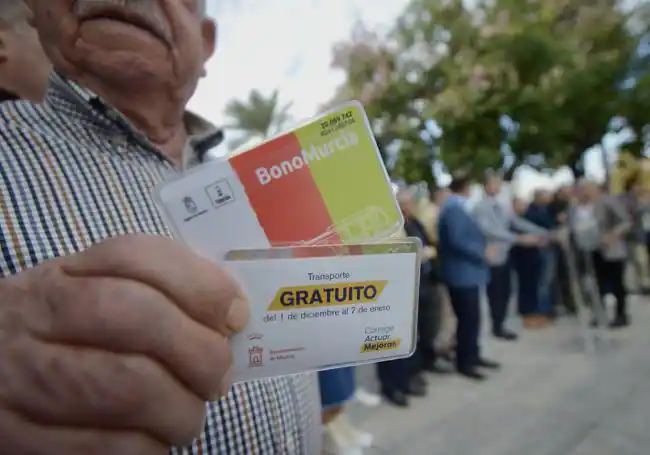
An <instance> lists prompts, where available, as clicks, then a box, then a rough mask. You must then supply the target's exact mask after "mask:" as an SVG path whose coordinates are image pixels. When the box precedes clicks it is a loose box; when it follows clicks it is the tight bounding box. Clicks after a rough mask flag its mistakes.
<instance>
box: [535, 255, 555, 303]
mask: <svg viewBox="0 0 650 455" xmlns="http://www.w3.org/2000/svg"><path fill="white" fill-rule="evenodd" d="M538 254H539V256H540V279H539V283H538V286H537V313H538V314H542V315H550V314H551V313H552V312H553V297H554V296H553V288H554V285H555V273H556V268H555V267H556V265H557V263H556V260H555V251H554V250H553V249H551V248H542V249H540V250H539V251H538Z"/></svg>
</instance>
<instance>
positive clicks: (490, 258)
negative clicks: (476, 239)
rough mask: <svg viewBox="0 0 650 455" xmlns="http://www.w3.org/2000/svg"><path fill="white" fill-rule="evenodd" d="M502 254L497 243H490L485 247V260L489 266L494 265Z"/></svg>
mask: <svg viewBox="0 0 650 455" xmlns="http://www.w3.org/2000/svg"><path fill="white" fill-rule="evenodd" d="M500 254H501V247H500V245H499V244H497V243H488V244H487V246H486V247H485V260H486V261H487V262H488V264H494V263H495V262H496V261H497V260H498V259H499V256H500Z"/></svg>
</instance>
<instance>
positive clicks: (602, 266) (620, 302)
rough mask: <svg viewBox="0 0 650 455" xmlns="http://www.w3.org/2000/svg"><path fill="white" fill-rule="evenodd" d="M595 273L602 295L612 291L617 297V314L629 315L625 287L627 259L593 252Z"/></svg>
mask: <svg viewBox="0 0 650 455" xmlns="http://www.w3.org/2000/svg"><path fill="white" fill-rule="evenodd" d="M593 261H594V273H595V274H596V280H597V282H598V288H599V290H600V295H601V296H605V295H607V294H609V293H611V294H612V295H613V296H614V298H615V299H616V316H617V317H625V316H627V290H626V289H625V282H624V274H625V261H624V260H622V259H621V260H611V259H605V258H604V257H603V255H602V254H601V253H600V252H598V251H597V252H595V253H594V254H593Z"/></svg>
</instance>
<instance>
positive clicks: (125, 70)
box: [29, 0, 216, 98]
mask: <svg viewBox="0 0 650 455" xmlns="http://www.w3.org/2000/svg"><path fill="white" fill-rule="evenodd" d="M29 2H30V3H31V5H32V9H33V10H34V15H35V24H36V27H37V28H38V31H39V34H40V36H41V41H42V42H43V45H44V47H45V51H46V52H47V54H48V56H49V57H50V59H51V60H52V62H53V64H54V67H55V68H56V69H57V70H59V71H62V72H63V73H64V74H65V75H67V76H69V77H73V78H75V76H76V77H77V78H79V77H81V78H88V77H91V78H93V79H95V80H97V81H99V82H100V83H101V84H106V85H108V86H113V87H114V86H117V87H119V86H128V87H129V88H131V87H134V86H136V87H139V88H141V89H143V90H148V89H151V88H163V89H165V90H169V89H170V88H172V89H174V90H176V91H178V90H181V91H182V92H183V93H182V94H179V95H180V96H183V97H185V98H189V96H191V94H192V93H193V91H194V89H195V87H196V83H197V81H198V79H199V77H200V76H201V75H202V73H203V67H204V63H205V61H206V60H207V59H208V58H209V57H210V56H211V55H212V52H213V51H214V43H215V35H216V31H215V24H214V22H213V21H211V20H209V19H205V18H203V17H202V14H201V13H200V12H199V11H198V2H197V0H29Z"/></svg>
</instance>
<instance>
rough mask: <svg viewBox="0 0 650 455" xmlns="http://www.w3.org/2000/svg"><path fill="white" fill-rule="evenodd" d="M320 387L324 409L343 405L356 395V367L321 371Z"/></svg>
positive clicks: (319, 376)
mask: <svg viewBox="0 0 650 455" xmlns="http://www.w3.org/2000/svg"><path fill="white" fill-rule="evenodd" d="M318 385H319V388H320V399H321V406H322V407H323V409H327V408H329V407H331V406H340V405H343V404H345V403H346V402H347V401H349V400H350V399H351V398H352V396H353V395H354V390H355V388H356V381H355V375H354V367H346V368H335V369H332V370H324V371H319V372H318Z"/></svg>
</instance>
